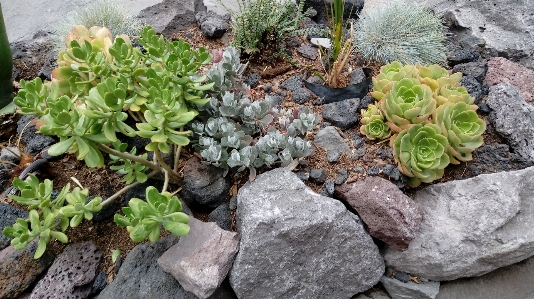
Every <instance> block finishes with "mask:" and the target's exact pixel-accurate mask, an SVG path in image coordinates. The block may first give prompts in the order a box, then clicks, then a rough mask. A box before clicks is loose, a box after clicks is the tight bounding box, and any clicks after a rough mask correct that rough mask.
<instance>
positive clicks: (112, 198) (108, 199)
mask: <svg viewBox="0 0 534 299" xmlns="http://www.w3.org/2000/svg"><path fill="white" fill-rule="evenodd" d="M158 173H160V172H158V171H152V172H151V173H149V174H147V178H151V177H153V176H155V175H156V174H158ZM139 184H140V183H139V182H134V183H131V184H130V185H128V186H125V187H123V188H122V189H120V190H119V191H117V192H116V193H115V194H113V195H112V196H110V197H109V198H107V199H106V200H104V201H102V203H101V205H102V207H105V206H107V205H108V204H110V203H112V202H113V201H115V199H117V198H118V197H119V196H121V195H122V194H123V193H124V192H126V191H128V190H130V189H131V188H133V187H135V186H137V185H139Z"/></svg>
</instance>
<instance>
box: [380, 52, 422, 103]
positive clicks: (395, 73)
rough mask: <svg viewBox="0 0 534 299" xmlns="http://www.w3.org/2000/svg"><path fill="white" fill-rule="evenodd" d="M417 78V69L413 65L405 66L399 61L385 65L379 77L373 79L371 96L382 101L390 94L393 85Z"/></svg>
mask: <svg viewBox="0 0 534 299" xmlns="http://www.w3.org/2000/svg"><path fill="white" fill-rule="evenodd" d="M416 76H417V69H416V68H415V67H414V66H413V65H406V66H403V65H402V63H400V62H398V61H393V62H392V63H390V64H386V65H383V66H382V67H381V68H380V73H379V74H378V76H376V77H373V79H372V81H373V91H371V96H372V97H373V98H374V99H375V100H377V101H380V100H381V99H382V98H383V97H384V95H385V94H386V93H388V92H389V91H390V90H391V88H392V87H393V84H394V83H395V82H398V81H400V80H402V79H404V78H414V77H416Z"/></svg>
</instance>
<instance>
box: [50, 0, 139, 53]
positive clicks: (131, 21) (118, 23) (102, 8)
mask: <svg viewBox="0 0 534 299" xmlns="http://www.w3.org/2000/svg"><path fill="white" fill-rule="evenodd" d="M75 25H84V26H85V27H87V28H91V27H93V26H99V27H106V28H108V29H109V30H110V31H111V33H112V34H113V36H118V35H121V34H125V35H128V36H130V37H132V36H138V35H139V32H140V31H141V29H142V28H143V26H144V24H143V22H142V21H141V20H140V19H138V18H136V17H135V16H134V15H131V14H130V13H128V12H127V11H126V10H125V9H124V8H123V7H122V6H120V5H118V4H117V3H115V2H113V1H110V0H98V1H95V2H94V3H93V4H92V5H91V6H90V7H88V8H85V9H80V10H79V11H77V12H75V13H74V14H73V15H72V16H71V17H69V18H67V19H65V21H64V22H62V23H59V24H58V26H57V28H55V29H54V30H53V32H54V35H55V36H56V37H57V38H56V39H57V43H58V46H60V47H61V46H63V40H64V38H65V37H66V36H67V35H68V34H69V32H70V31H71V30H72V27H73V26H75Z"/></svg>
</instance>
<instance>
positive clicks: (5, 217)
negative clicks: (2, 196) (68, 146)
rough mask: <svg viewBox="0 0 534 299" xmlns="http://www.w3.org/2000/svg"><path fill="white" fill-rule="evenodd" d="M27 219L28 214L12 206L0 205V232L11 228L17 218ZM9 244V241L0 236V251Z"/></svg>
mask: <svg viewBox="0 0 534 299" xmlns="http://www.w3.org/2000/svg"><path fill="white" fill-rule="evenodd" d="M27 217H28V212H26V211H23V210H19V209H17V208H15V207H13V206H12V205H8V204H5V203H0V232H1V231H4V228H6V227H8V226H13V224H15V221H17V218H22V219H26V218H27ZM10 243H11V239H10V238H8V237H6V236H4V234H1V235H0V250H2V249H4V248H6V247H7V246H9V244H10Z"/></svg>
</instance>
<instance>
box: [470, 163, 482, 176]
mask: <svg viewBox="0 0 534 299" xmlns="http://www.w3.org/2000/svg"><path fill="white" fill-rule="evenodd" d="M467 168H468V169H469V171H471V173H472V174H473V175H474V176H477V175H480V174H481V172H480V169H478V168H477V167H476V166H475V165H469V166H468V167H467Z"/></svg>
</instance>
